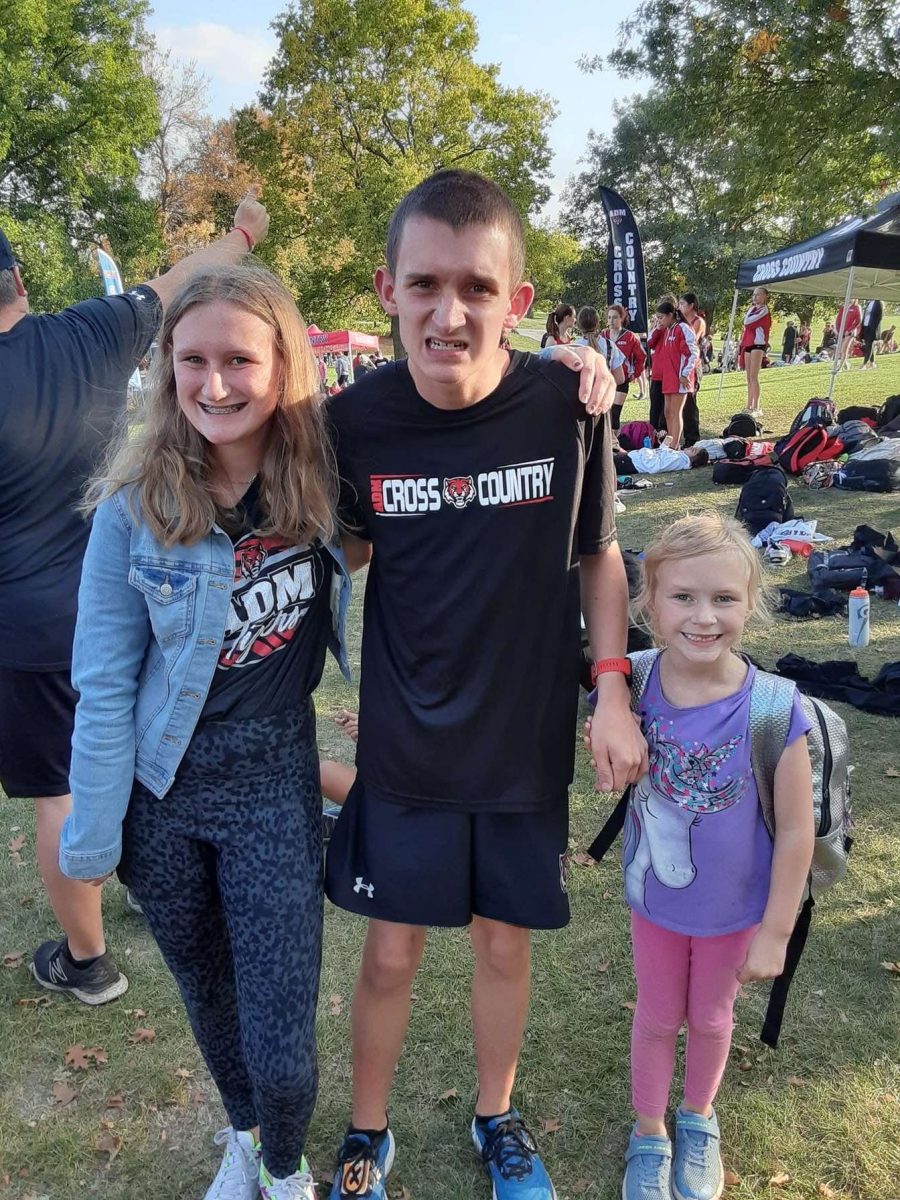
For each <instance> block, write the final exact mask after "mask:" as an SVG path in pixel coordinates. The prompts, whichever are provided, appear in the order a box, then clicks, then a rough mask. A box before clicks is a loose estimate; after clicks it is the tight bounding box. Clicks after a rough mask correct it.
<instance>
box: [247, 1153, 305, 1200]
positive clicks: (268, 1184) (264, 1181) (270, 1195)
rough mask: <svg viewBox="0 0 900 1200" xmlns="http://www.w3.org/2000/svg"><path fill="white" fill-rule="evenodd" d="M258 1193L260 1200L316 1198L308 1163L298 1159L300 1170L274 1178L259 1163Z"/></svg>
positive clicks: (303, 1199)
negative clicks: (280, 1177)
mask: <svg viewBox="0 0 900 1200" xmlns="http://www.w3.org/2000/svg"><path fill="white" fill-rule="evenodd" d="M259 1195H260V1197H261V1200H316V1181H315V1180H314V1179H313V1177H312V1171H311V1170H310V1169H309V1163H308V1162H307V1161H306V1159H305V1158H301V1159H300V1170H299V1171H295V1172H294V1173H293V1175H288V1177H287V1179H276V1178H275V1176H274V1175H270V1174H269V1172H268V1171H267V1170H266V1168H265V1166H264V1164H263V1162H262V1161H261V1160H260V1164H259Z"/></svg>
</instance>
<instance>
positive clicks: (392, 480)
mask: <svg viewBox="0 0 900 1200" xmlns="http://www.w3.org/2000/svg"><path fill="white" fill-rule="evenodd" d="M553 466H554V459H552V458H542V459H536V460H535V461H534V462H526V463H513V464H511V465H510V466H506V467H497V468H496V470H493V471H482V472H481V473H480V474H479V475H477V476H473V475H450V476H445V477H443V478H440V477H438V476H424V475H397V476H392V475H372V476H370V479H369V483H370V487H371V496H372V507H373V509H374V510H375V513H376V515H377V516H381V517H403V516H414V515H416V514H418V513H428V512H437V511H438V510H439V509H440V508H441V506H442V504H444V505H446V506H447V507H448V508H455V509H457V510H458V511H462V510H464V509H466V508H468V507H469V505H470V504H473V503H477V504H478V505H479V507H481V508H514V507H516V506H517V505H520V504H538V503H541V502H543V501H546V500H552V499H553V493H552V492H551V490H550V488H551V483H552V480H553Z"/></svg>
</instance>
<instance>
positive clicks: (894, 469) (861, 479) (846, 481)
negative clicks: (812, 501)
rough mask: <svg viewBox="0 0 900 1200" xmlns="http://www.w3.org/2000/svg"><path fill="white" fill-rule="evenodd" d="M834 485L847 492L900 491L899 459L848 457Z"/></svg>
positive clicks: (835, 478)
mask: <svg viewBox="0 0 900 1200" xmlns="http://www.w3.org/2000/svg"><path fill="white" fill-rule="evenodd" d="M834 486H835V487H838V488H844V489H846V490H847V491H849V492H900V459H897V458H861V459H856V458H848V459H847V461H846V462H845V463H844V464H843V467H842V469H841V470H840V471H838V473H837V475H835V477H834Z"/></svg>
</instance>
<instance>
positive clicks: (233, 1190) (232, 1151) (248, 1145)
mask: <svg viewBox="0 0 900 1200" xmlns="http://www.w3.org/2000/svg"><path fill="white" fill-rule="evenodd" d="M213 1141H214V1142H215V1144H216V1145H217V1146H224V1147H225V1153H224V1154H223V1155H222V1165H221V1166H220V1167H219V1172H218V1174H217V1175H216V1177H215V1179H214V1180H213V1181H212V1183H211V1185H210V1188H209V1191H208V1192H207V1193H206V1196H205V1200H259V1168H260V1152H259V1147H258V1146H257V1145H256V1142H255V1141H254V1140H253V1137H252V1135H251V1134H249V1133H244V1132H243V1131H241V1132H238V1131H237V1130H236V1129H232V1128H231V1126H230V1125H229V1126H228V1128H227V1129H220V1130H219V1132H218V1133H217V1134H216V1136H215V1137H214V1138H213ZM288 1194H290V1193H288ZM298 1195H299V1193H298Z"/></svg>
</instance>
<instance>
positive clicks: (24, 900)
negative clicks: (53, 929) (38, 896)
mask: <svg viewBox="0 0 900 1200" xmlns="http://www.w3.org/2000/svg"><path fill="white" fill-rule="evenodd" d="M33 900H34V896H20V897H19V903H20V904H21V905H22V907H23V908H27V907H28V905H29V904H31V902H32V901H33Z"/></svg>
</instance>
